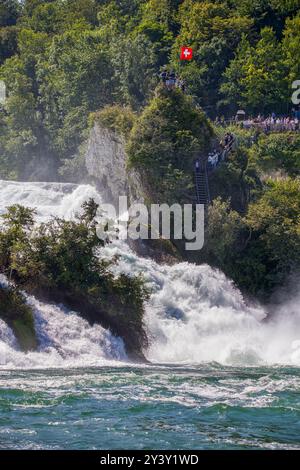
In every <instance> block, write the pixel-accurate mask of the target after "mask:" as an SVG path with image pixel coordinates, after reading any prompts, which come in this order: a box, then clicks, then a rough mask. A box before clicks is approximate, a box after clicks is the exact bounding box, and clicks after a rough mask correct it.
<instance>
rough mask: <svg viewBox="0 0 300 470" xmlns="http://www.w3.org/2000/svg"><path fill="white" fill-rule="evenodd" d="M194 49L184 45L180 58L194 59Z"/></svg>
mask: <svg viewBox="0 0 300 470" xmlns="http://www.w3.org/2000/svg"><path fill="white" fill-rule="evenodd" d="M192 58H193V49H192V48H191V47H186V46H183V47H182V48H181V52H180V60H192Z"/></svg>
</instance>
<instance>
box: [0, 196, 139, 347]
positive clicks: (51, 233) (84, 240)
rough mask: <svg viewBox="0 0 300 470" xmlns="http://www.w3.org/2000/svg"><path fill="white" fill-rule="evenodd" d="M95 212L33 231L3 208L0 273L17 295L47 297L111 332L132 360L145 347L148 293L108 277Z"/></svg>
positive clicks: (25, 219) (91, 207)
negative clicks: (18, 287)
mask: <svg viewBox="0 0 300 470" xmlns="http://www.w3.org/2000/svg"><path fill="white" fill-rule="evenodd" d="M97 210H98V205H97V204H96V203H95V202H94V201H93V200H89V201H88V202H86V203H84V205H83V207H82V211H81V213H80V214H78V215H77V218H76V220H74V221H66V220H61V219H58V218H55V219H52V220H50V221H49V222H47V223H44V224H40V225H38V226H35V225H34V211H32V210H30V209H26V208H24V207H22V206H18V205H17V206H12V207H10V208H8V210H7V212H6V213H5V214H4V215H3V216H2V219H3V224H1V228H0V271H1V272H2V273H5V274H6V275H8V276H9V277H10V278H11V279H13V280H14V282H16V284H17V285H21V286H22V288H23V289H25V290H27V291H29V292H33V293H37V294H39V293H42V295H43V296H47V295H49V293H50V294H52V295H50V298H52V299H53V298H54V299H56V300H57V301H63V302H65V303H66V305H68V306H70V308H73V309H75V308H76V309H77V310H79V311H81V312H82V313H83V315H86V316H87V317H88V319H89V320H91V321H94V322H95V321H96V322H99V323H101V324H103V325H104V326H105V327H107V328H111V329H112V331H114V332H115V333H116V334H118V335H120V336H122V337H123V338H124V339H125V342H126V345H127V347H128V350H129V351H131V352H134V353H135V354H137V355H138V354H140V353H141V350H142V347H143V346H144V345H145V341H146V336H145V333H144V328H143V313H144V301H145V300H146V299H147V298H148V291H147V289H146V288H145V286H144V281H143V279H142V277H140V276H138V277H133V276H127V275H125V274H121V275H120V276H114V275H113V274H112V270H111V269H110V268H111V267H112V265H113V264H114V263H115V262H116V260H114V259H113V260H111V261H107V260H106V259H102V258H101V248H102V247H103V246H104V242H103V241H102V240H101V239H99V238H98V236H97ZM89 312H90V317H89ZM24 334H25V332H24ZM20 335H21V333H20Z"/></svg>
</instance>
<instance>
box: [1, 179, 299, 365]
mask: <svg viewBox="0 0 300 470" xmlns="http://www.w3.org/2000/svg"><path fill="white" fill-rule="evenodd" d="M91 197H92V198H94V199H95V200H96V201H97V202H100V201H101V197H100V195H99V194H98V193H97V192H96V190H95V189H94V188H93V187H92V186H89V185H73V184H63V183H16V182H5V181H4V182H0V213H1V212H2V213H3V212H4V211H5V207H7V206H9V205H12V204H22V205H25V206H27V207H35V208H36V209H37V217H38V220H46V219H47V218H49V217H50V216H51V215H56V216H59V217H64V218H72V217H73V216H74V215H75V214H76V212H78V211H79V210H80V207H81V205H82V203H83V202H84V201H85V200H87V199H89V198H91ZM103 254H104V255H105V256H107V257H111V256H113V255H115V254H118V255H120V261H119V263H118V264H117V265H116V266H115V267H114V268H113V269H114V270H115V272H116V274H118V273H120V272H125V273H128V274H130V275H133V274H137V273H143V275H144V277H145V280H146V282H147V284H148V286H149V287H150V288H151V290H152V295H151V298H150V300H149V302H148V303H147V305H146V316H145V324H146V329H147V333H148V336H149V340H150V347H149V350H148V351H145V354H146V356H147V357H148V359H149V360H150V361H152V362H154V363H184V364H199V363H202V362H218V363H221V364H225V365H247V366H252V365H264V364H266V365H273V364H290V365H300V312H299V310H300V308H299V307H300V296H299V294H297V293H296V294H295V297H294V298H293V299H291V300H290V301H289V302H285V303H284V304H283V305H281V306H279V307H278V308H276V310H274V312H272V313H273V315H272V318H271V320H268V321H265V319H266V312H265V311H264V309H263V308H262V307H260V306H257V305H253V306H251V305H248V304H246V302H245V301H244V299H243V297H242V295H241V293H240V292H239V290H238V289H237V288H236V287H235V286H234V285H233V283H232V282H231V281H230V280H229V279H227V278H226V276H225V275H224V274H223V273H221V272H220V271H218V270H215V269H212V268H211V267H209V266H207V265H203V266H196V265H193V264H189V263H179V264H177V265H175V266H167V265H159V264H157V263H156V262H155V261H153V260H150V259H144V258H141V257H139V256H137V255H136V254H135V253H133V252H132V251H131V250H130V249H129V247H128V245H127V244H126V243H125V242H124V241H115V242H114V243H113V244H112V245H108V246H106V247H105V248H104V249H103ZM2 282H4V281H3V280H2ZM27 300H28V302H29V303H30V304H31V305H32V307H33V309H34V312H35V322H36V328H37V332H38V336H39V340H40V344H41V347H40V350H39V351H38V352H36V353H29V354H27V355H25V354H23V353H21V352H20V351H18V350H17V346H16V343H15V340H14V338H13V335H12V332H11V331H10V330H9V328H8V327H7V326H6V325H5V324H4V323H3V322H1V323H0V366H1V364H2V365H3V364H4V365H5V366H6V367H59V366H61V365H63V366H66V365H69V366H70V367H73V366H81V365H92V366H95V365H101V364H106V363H109V361H119V360H126V355H125V353H124V346H123V343H122V341H121V340H120V339H118V338H115V337H113V336H112V335H111V333H110V332H108V331H106V330H104V329H103V328H102V327H100V326H93V327H91V326H89V325H88V323H87V322H86V321H85V320H83V319H82V318H80V317H79V316H78V315H77V314H76V313H74V312H68V311H66V310H65V309H64V308H63V307H61V306H55V305H48V304H43V303H40V302H38V301H37V300H36V299H34V298H32V297H28V298H27ZM3 358H4V359H3Z"/></svg>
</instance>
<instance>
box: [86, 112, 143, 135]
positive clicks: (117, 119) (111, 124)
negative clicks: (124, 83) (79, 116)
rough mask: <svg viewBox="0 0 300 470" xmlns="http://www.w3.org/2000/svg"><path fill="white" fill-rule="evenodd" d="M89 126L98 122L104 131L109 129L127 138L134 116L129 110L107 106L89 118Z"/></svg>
mask: <svg viewBox="0 0 300 470" xmlns="http://www.w3.org/2000/svg"><path fill="white" fill-rule="evenodd" d="M90 119H91V121H90V124H93V123H94V122H98V123H99V124H100V125H101V126H103V127H104V128H106V129H111V130H112V131H114V132H117V133H118V134H119V135H121V136H123V137H125V138H127V137H128V136H129V134H130V132H131V130H132V128H133V125H134V122H135V119H136V116H135V114H134V113H133V112H132V110H131V109H130V108H128V107H127V108H125V107H121V106H117V105H115V106H107V107H105V108H103V109H102V110H101V111H99V112H97V113H94V114H93V115H92V116H91V117H90Z"/></svg>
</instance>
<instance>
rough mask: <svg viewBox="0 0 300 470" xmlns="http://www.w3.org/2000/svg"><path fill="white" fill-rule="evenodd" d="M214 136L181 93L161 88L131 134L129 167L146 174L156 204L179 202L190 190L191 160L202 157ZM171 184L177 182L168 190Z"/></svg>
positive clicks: (191, 183) (189, 99)
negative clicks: (160, 202)
mask: <svg viewBox="0 0 300 470" xmlns="http://www.w3.org/2000/svg"><path fill="white" fill-rule="evenodd" d="M212 135H213V130H212V127H211V126H210V124H209V122H208V120H207V119H206V117H205V115H204V113H203V112H202V111H201V110H200V109H198V108H196V107H195V106H194V104H193V102H192V99H191V98H190V97H188V96H186V95H185V94H183V93H182V92H181V91H180V90H178V89H176V90H172V91H169V90H167V89H166V88H165V87H163V86H160V87H158V89H157V91H156V96H155V98H154V99H153V100H152V101H151V103H150V104H149V106H148V107H147V108H145V110H144V112H143V113H142V115H141V117H140V118H139V119H138V120H137V121H136V124H135V125H134V127H133V130H132V132H131V134H130V137H129V140H128V145H127V153H128V156H129V166H130V167H133V168H137V169H139V170H140V172H141V173H142V175H143V174H144V175H147V185H148V188H149V194H150V195H151V193H152V192H154V193H155V195H156V201H157V200H158V201H163V202H167V201H168V200H173V201H174V200H180V199H181V198H182V192H184V191H186V190H187V189H189V187H193V179H192V178H193V160H194V159H195V158H196V157H198V156H200V155H202V154H205V152H206V151H207V149H208V148H209V145H210V140H211V138H212ZM170 181H173V183H174V182H176V184H175V187H174V188H172V187H171V191H170Z"/></svg>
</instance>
